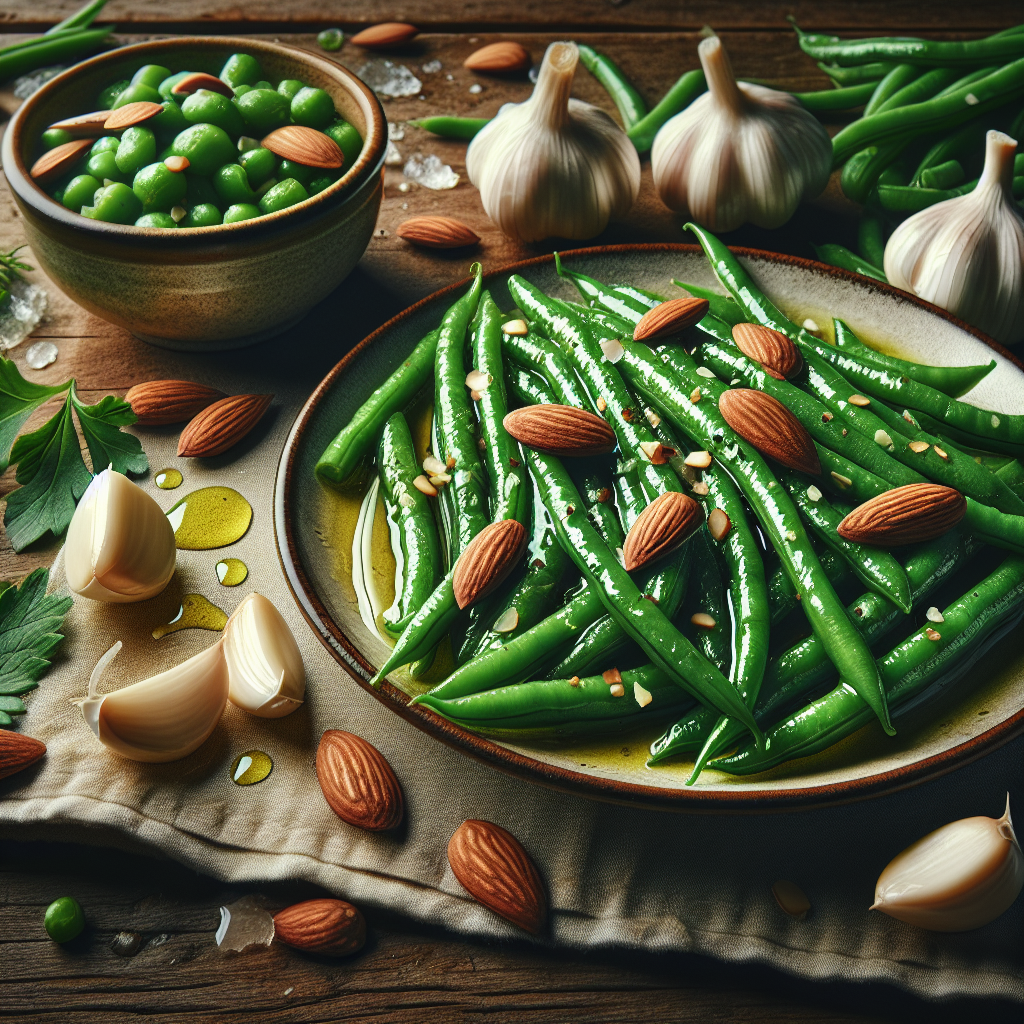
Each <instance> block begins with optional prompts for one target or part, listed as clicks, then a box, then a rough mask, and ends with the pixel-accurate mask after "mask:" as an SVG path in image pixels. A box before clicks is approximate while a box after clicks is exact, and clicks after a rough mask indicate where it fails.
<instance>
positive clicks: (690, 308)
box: [633, 297, 711, 342]
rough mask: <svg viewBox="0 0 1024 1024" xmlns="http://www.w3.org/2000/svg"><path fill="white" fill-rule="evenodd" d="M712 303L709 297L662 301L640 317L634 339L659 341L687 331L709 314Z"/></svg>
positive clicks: (634, 330)
mask: <svg viewBox="0 0 1024 1024" xmlns="http://www.w3.org/2000/svg"><path fill="white" fill-rule="evenodd" d="M710 305H711V304H710V303H709V302H708V300H707V299H694V298H690V297H687V298H685V299H671V300H670V301H668V302H662V303H661V304H660V305H658V306H655V307H654V309H651V310H648V312H646V313H644V315H643V316H642V317H641V318H640V322H639V323H638V324H637V325H636V327H635V328H634V329H633V340H634V341H648V342H649V341H658V340H659V339H661V338H668V337H670V336H671V335H673V334H678V333H679V332H680V331H685V330H686V328H687V327H692V326H693V325H694V324H695V323H697V321H698V320H703V319H704V317H705V316H707V313H708V309H709V307H710Z"/></svg>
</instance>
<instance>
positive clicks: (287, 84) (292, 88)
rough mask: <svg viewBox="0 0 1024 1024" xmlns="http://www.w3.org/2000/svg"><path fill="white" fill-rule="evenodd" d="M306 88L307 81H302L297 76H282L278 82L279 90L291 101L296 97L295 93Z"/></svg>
mask: <svg viewBox="0 0 1024 1024" xmlns="http://www.w3.org/2000/svg"><path fill="white" fill-rule="evenodd" d="M304 88H305V83H303V82H300V81H299V80H298V79H297V78H282V79H281V81H280V82H278V83H277V91H278V92H279V93H280V94H281V95H282V96H283V97H284V98H285V99H286V100H287V101H288V102H289V103H291V101H292V100H293V99H294V98H295V94H296V93H297V92H298V91H299V90H300V89H304Z"/></svg>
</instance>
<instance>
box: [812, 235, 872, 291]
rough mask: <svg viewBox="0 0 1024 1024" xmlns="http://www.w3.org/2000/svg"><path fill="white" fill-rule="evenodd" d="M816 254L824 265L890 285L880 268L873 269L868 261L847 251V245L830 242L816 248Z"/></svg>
mask: <svg viewBox="0 0 1024 1024" xmlns="http://www.w3.org/2000/svg"><path fill="white" fill-rule="evenodd" d="M814 252H815V254H816V255H817V257H818V259H819V260H820V261H821V262H822V263H827V264H828V265H829V266H830V267H841V268H842V269H843V270H852V271H853V273H855V274H860V275H861V276H862V277H870V278H873V279H874V280H876V281H885V283H886V284H888V283H889V279H888V278H887V277H886V276H885V274H884V273H883V272H882V271H881V270H879V269H878V267H873V266H872V265H871V264H870V263H868V261H867V260H865V259H863V258H862V257H860V256H858V255H857V254H856V253H855V252H851V251H850V250H849V249H847V248H846V246H845V245H836V244H835V243H833V242H828V243H826V244H825V245H816V246H814Z"/></svg>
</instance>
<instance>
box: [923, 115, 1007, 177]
mask: <svg viewBox="0 0 1024 1024" xmlns="http://www.w3.org/2000/svg"><path fill="white" fill-rule="evenodd" d="M1016 110H1017V104H1014V103H1008V104H1007V105H1006V106H1004V107H1001V108H999V109H998V110H994V111H992V112H991V113H990V114H985V115H982V116H981V117H977V118H975V119H973V120H972V121H969V122H968V123H967V124H965V125H964V126H963V127H962V128H960V129H959V130H958V131H955V132H952V133H951V134H947V135H943V137H942V138H941V139H939V140H938V141H937V142H936V143H935V144H934V145H933V146H932V147H931V149H929V150H928V152H927V153H925V155H924V156H923V157H922V158H921V162H920V163H919V164H918V166H917V169H916V170H915V171H914V174H913V175H912V177H911V179H910V182H909V184H911V185H920V184H921V178H922V176H923V174H924V172H925V171H926V170H927V169H928V168H929V167H934V166H935V165H936V164H941V163H945V162H946V161H947V160H953V159H956V160H966V159H967V158H968V157H971V156H974V155H976V154H980V153H982V152H983V151H984V143H985V134H986V132H988V130H989V129H990V128H993V127H996V126H1002V127H1009V120H1010V119H1011V118H1012V117H1013V114H1014V113H1015V112H1016ZM1010 134H1011V135H1013V132H1012V131H1011V132H1010ZM1014 138H1016V136H1014Z"/></svg>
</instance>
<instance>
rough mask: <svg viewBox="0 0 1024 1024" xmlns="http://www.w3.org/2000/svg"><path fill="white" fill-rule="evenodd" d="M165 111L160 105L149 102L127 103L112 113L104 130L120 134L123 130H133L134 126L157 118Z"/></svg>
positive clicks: (104, 123)
mask: <svg viewBox="0 0 1024 1024" xmlns="http://www.w3.org/2000/svg"><path fill="white" fill-rule="evenodd" d="M163 109H164V108H163V107H162V106H161V105H160V104H159V103H150V102H149V100H138V101H137V102H136V103H126V104H125V105H124V106H123V107H118V108H117V110H112V111H111V112H110V117H108V118H107V119H106V121H104V122H103V128H104V130H105V131H108V132H119V131H120V130H121V129H122V128H131V127H132V125H135V124H142V122H143V121H148V120H149V119H150V118H151V117H156V115H157V114H159V113H161V111H163Z"/></svg>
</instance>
